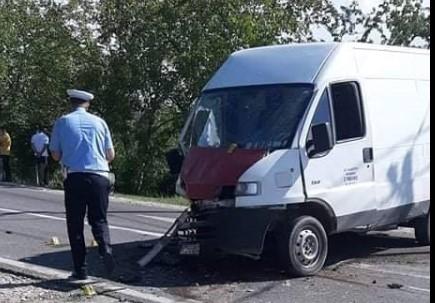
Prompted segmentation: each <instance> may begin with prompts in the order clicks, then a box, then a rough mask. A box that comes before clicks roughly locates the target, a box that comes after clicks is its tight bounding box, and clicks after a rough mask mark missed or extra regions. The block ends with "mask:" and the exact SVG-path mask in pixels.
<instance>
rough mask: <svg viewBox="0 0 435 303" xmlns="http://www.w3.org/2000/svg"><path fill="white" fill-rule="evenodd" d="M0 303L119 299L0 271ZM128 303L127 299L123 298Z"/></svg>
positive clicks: (111, 301) (105, 302) (96, 302)
mask: <svg viewBox="0 0 435 303" xmlns="http://www.w3.org/2000/svg"><path fill="white" fill-rule="evenodd" d="M0 285H1V286H2V287H1V288H0V303H6V302H7V303H55V302H56V303H79V302H85V301H86V303H115V302H120V300H119V299H115V298H109V297H106V296H98V295H97V294H96V292H95V290H93V288H92V286H90V287H91V288H92V289H91V290H89V289H88V290H87V291H86V292H85V290H84V289H82V290H81V289H80V288H76V287H72V286H71V285H69V284H66V283H65V284H62V283H60V282H59V281H58V280H41V279H35V278H30V277H24V276H21V275H17V274H13V273H10V272H6V271H0ZM87 286H88V287H89V285H87ZM122 302H125V303H128V302H129V301H125V300H123V301H122Z"/></svg>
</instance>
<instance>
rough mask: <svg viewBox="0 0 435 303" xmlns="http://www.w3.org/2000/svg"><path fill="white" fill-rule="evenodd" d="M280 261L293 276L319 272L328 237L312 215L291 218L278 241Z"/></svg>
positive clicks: (324, 258) (324, 255) (325, 252)
mask: <svg viewBox="0 0 435 303" xmlns="http://www.w3.org/2000/svg"><path fill="white" fill-rule="evenodd" d="M278 248H279V254H280V261H281V264H282V265H283V266H284V268H285V269H286V271H288V272H289V273H290V274H293V275H295V276H311V275H314V274H316V273H317V272H319V271H320V270H321V269H322V267H323V265H324V264H325V261H326V256H327V254H328V237H327V235H326V232H325V229H324V228H323V226H322V224H321V223H320V222H319V221H318V220H317V219H316V218H314V217H310V216H302V217H297V218H295V219H293V221H292V222H291V224H290V225H289V226H287V228H286V229H285V230H284V231H283V233H282V237H281V239H280V241H279V243H278Z"/></svg>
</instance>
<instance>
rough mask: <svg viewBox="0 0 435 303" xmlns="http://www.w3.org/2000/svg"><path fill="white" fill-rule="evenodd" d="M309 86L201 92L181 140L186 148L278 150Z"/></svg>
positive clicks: (292, 131)
mask: <svg viewBox="0 0 435 303" xmlns="http://www.w3.org/2000/svg"><path fill="white" fill-rule="evenodd" d="M312 94H313V85H310V84H307V85H305V84H304V85H302V84H298V85H267V86H255V87H241V88H228V89H222V90H215V91H210V92H205V93H204V94H203V95H202V96H201V98H200V99H199V100H198V103H197V105H196V106H195V109H194V110H195V112H194V113H193V116H192V119H191V120H190V125H189V126H188V128H187V132H186V134H185V138H184V139H183V140H182V141H183V144H185V145H186V146H187V147H191V146H199V147H210V148H219V147H223V148H227V147H229V146H230V145H236V146H237V147H239V148H244V149H267V150H273V149H280V148H286V147H288V146H290V144H291V142H292V141H293V138H294V136H295V133H296V130H297V127H298V124H299V121H300V120H301V118H302V116H303V115H304V113H305V110H306V109H307V107H308V104H309V102H310V99H311V97H312Z"/></svg>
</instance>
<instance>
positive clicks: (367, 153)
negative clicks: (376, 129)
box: [363, 147, 373, 163]
mask: <svg viewBox="0 0 435 303" xmlns="http://www.w3.org/2000/svg"><path fill="white" fill-rule="evenodd" d="M363 160H364V163H372V162H373V148H372V147H366V148H364V149H363Z"/></svg>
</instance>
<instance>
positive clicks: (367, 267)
mask: <svg viewBox="0 0 435 303" xmlns="http://www.w3.org/2000/svg"><path fill="white" fill-rule="evenodd" d="M349 266H350V267H353V268H358V269H365V270H369V271H374V272H379V273H382V274H392V275H398V276H405V277H412V278H417V279H425V280H430V276H425V275H418V274H411V273H406V272H400V271H394V270H386V269H378V268H376V267H375V266H373V265H370V264H365V263H358V264H349Z"/></svg>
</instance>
